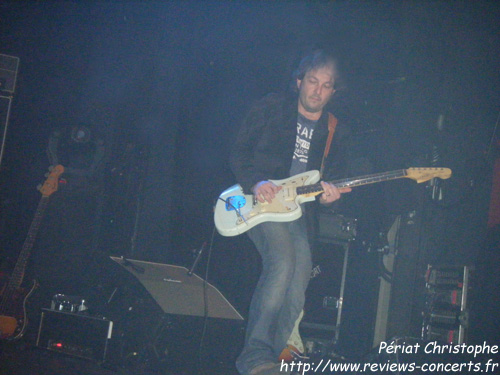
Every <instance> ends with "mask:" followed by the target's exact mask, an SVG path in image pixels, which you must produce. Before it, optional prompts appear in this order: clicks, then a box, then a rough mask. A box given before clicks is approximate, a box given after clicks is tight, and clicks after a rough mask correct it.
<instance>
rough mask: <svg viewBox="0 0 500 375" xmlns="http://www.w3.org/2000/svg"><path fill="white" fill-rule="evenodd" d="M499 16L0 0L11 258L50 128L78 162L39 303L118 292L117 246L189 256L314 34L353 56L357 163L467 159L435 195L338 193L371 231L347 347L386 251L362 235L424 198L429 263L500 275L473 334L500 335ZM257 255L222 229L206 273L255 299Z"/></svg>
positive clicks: (342, 110)
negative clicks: (239, 138) (262, 109)
mask: <svg viewBox="0 0 500 375" xmlns="http://www.w3.org/2000/svg"><path fill="white" fill-rule="evenodd" d="M499 19H500V7H499V6H498V3H496V2H493V1H474V2H451V1H450V2H438V1H433V2H421V1H414V2H412V1H404V2H400V1H394V2H392V1H389V2H388V1H377V2H375V1H373V2H361V1H339V2H335V1H312V2H305V1H295V2H290V1H286V2H285V1H283V2H261V1H255V2H240V1H232V2H229V1H212V2H210V1H206V2H190V1H182V2H181V1H165V2H160V1H146V2H134V1H125V2H121V1H114V2H105V1H89V2H52V1H7V2H2V4H0V32H1V39H0V53H3V54H7V55H11V56H17V57H19V58H20V67H19V74H18V80H17V89H16V92H15V94H14V100H13V106H12V113H11V116H10V124H9V129H8V136H7V139H6V149H5V155H4V159H3V161H2V165H1V170H0V183H1V193H0V194H1V195H0V199H1V206H0V218H1V220H0V225H1V233H2V237H1V243H0V246H1V247H0V248H1V249H2V250H1V254H2V257H1V259H0V260H1V261H2V267H3V269H5V270H8V269H9V268H10V267H13V265H14V263H15V261H16V258H17V254H18V252H19V249H20V248H21V247H22V244H23V241H24V238H25V236H26V233H27V230H28V228H29V224H30V222H31V220H32V215H33V213H34V211H35V208H36V204H37V202H38V200H39V193H38V192H37V191H36V188H35V187H36V185H37V184H38V183H40V182H43V180H44V177H43V176H44V173H45V172H46V170H47V167H48V166H49V165H50V164H51V159H50V158H49V156H47V148H48V146H49V141H50V140H52V141H54V139H55V138H54V137H56V134H58V137H59V138H57V139H59V142H58V144H57V147H55V148H54V147H52V157H53V155H54V152H55V153H56V154H57V157H58V160H59V162H60V163H61V164H63V165H64V166H65V167H68V168H69V171H68V172H67V173H65V174H64V176H63V177H64V178H65V179H66V183H65V184H63V186H61V188H60V190H59V191H58V192H57V193H55V194H54V195H53V196H52V197H51V200H52V201H51V205H50V206H49V208H48V210H47V216H46V217H45V219H44V221H43V224H42V228H41V230H40V233H39V237H38V240H37V242H36V243H35V246H34V249H33V254H32V257H31V260H30V264H29V269H28V275H27V277H30V278H31V277H32V276H35V277H37V278H38V279H39V281H40V283H41V288H40V291H41V294H40V296H39V297H37V303H38V305H39V306H43V307H46V306H47V304H48V303H49V302H48V301H50V296H51V295H53V294H55V293H65V294H70V295H72V294H75V295H85V296H89V298H90V299H91V300H92V299H93V300H94V301H95V305H96V306H98V305H99V303H102V301H107V300H108V299H109V296H110V295H111V293H112V292H113V290H114V288H115V287H116V286H117V285H118V284H120V283H121V281H119V280H121V279H120V277H121V276H120V275H116V273H117V272H118V271H117V270H116V268H113V265H112V264H110V261H109V260H108V259H107V257H108V256H109V255H117V256H121V255H123V256H126V257H129V258H133V259H142V260H149V261H154V262H161V263H170V264H179V265H184V266H187V267H189V266H190V265H191V264H192V262H193V259H194V250H195V249H197V248H199V247H200V246H201V245H202V243H203V242H205V241H207V242H208V243H210V240H211V238H212V233H213V219H212V216H213V213H212V206H213V204H214V202H215V199H216V197H217V196H218V194H219V193H220V192H221V191H222V190H224V189H225V188H226V187H228V186H230V185H232V184H233V183H234V179H233V176H232V175H231V172H230V170H229V168H228V155H229V150H230V147H231V143H232V140H234V138H235V137H236V133H237V130H238V126H239V122H240V119H241V116H242V115H243V114H244V113H245V111H246V110H247V109H248V107H249V106H250V105H251V103H252V102H253V101H254V100H256V99H258V98H260V97H261V96H263V95H264V94H266V93H268V92H272V91H279V90H282V89H285V88H286V87H287V86H288V84H289V77H290V73H291V71H292V69H293V68H294V67H295V66H296V65H297V63H298V61H299V59H300V57H301V56H302V55H303V54H304V53H305V52H307V51H309V50H310V49H311V48H315V47H329V48H334V49H336V50H337V51H338V53H339V55H340V56H342V58H343V61H344V63H345V66H344V69H345V77H346V83H345V88H344V89H342V90H340V91H339V92H338V93H337V94H336V96H335V101H334V105H332V108H331V110H332V111H333V112H335V113H336V114H337V116H338V117H339V118H340V119H341V120H342V121H345V122H348V123H349V124H350V126H351V128H352V131H353V133H354V145H353V153H354V154H355V155H356V158H355V159H354V160H353V165H354V168H353V171H360V172H361V173H363V174H365V173H370V172H379V171H385V170H390V169H399V168H407V167H418V166H444V167H449V168H452V169H453V171H454V175H453V178H452V179H450V180H447V181H446V182H444V183H443V184H442V188H443V194H444V196H443V199H441V200H439V201H438V200H433V199H431V196H430V190H429V189H428V187H426V186H423V185H418V186H417V185H416V184H414V183H413V182H412V181H394V182H391V183H386V184H384V185H374V186H370V187H365V188H359V189H358V190H356V191H354V192H353V193H352V194H351V195H350V196H349V197H347V198H346V199H345V200H344V203H343V204H342V205H341V208H340V212H342V213H344V214H346V215H349V216H352V217H356V218H358V220H359V237H360V239H359V240H358V241H357V244H356V245H354V246H353V247H354V252H353V255H352V257H351V260H350V265H349V276H348V285H347V290H346V293H347V294H346V311H347V312H346V314H347V315H346V323H345V330H343V332H342V336H343V337H344V338H343V340H344V341H343V342H344V347H345V352H347V353H349V352H350V353H354V354H363V353H365V352H367V351H368V350H369V349H370V347H371V340H372V333H371V332H372V329H373V323H374V314H375V307H376V299H377V295H376V292H377V290H378V271H377V270H378V269H377V255H376V254H374V253H370V252H368V251H367V246H363V244H362V243H363V241H364V242H365V244H370V243H371V244H375V243H377V241H379V239H380V238H381V237H382V239H383V238H384V234H385V233H386V232H387V230H388V229H389V228H390V225H391V224H392V222H393V221H394V218H395V217H396V216H397V215H400V214H405V213H407V212H410V211H413V210H416V211H417V212H419V213H421V214H422V229H421V232H420V234H419V237H418V238H417V241H418V243H419V250H420V251H421V252H422V254H424V255H422V259H421V261H422V262H423V263H427V262H430V263H445V264H450V263H453V264H474V265H476V266H477V267H478V268H479V269H480V270H482V271H484V272H481V273H479V274H480V275H491V277H483V279H481V277H479V278H478V279H480V281H481V282H482V283H483V284H480V285H483V286H484V287H485V288H478V289H477V295H478V296H481V293H485V295H488V296H490V297H489V298H488V299H484V300H483V302H482V303H483V304H484V305H483V306H482V307H481V308H480V309H479V310H481V311H483V313H484V315H485V316H480V317H479V318H478V319H477V321H481V322H486V323H484V324H482V325H480V327H479V326H478V328H477V329H476V331H475V332H476V334H475V338H476V339H477V340H478V341H481V342H482V341H483V339H489V338H495V337H496V338H497V337H498V336H494V335H493V333H491V329H490V325H489V323H488V322H489V319H490V317H486V312H484V311H487V312H488V314H489V313H490V312H493V311H495V309H494V306H495V305H496V303H497V302H498V294H499V293H498V283H497V282H496V281H495V280H498V276H497V275H498V265H499V263H498V242H495V241H498V238H496V239H495V235H496V233H498V222H496V223H495V222H492V223H490V226H489V227H488V224H487V218H488V210H489V202H490V194H491V183H492V182H491V181H492V166H493V162H494V158H495V157H496V154H495V144H496V142H497V140H498V131H497V135H496V136H495V125H496V121H497V116H498V111H499V106H498V104H499V103H500V92H499V90H498V87H499V84H500V79H499V78H500V77H499V72H500V69H499V67H500V61H499V60H500V48H499V46H500V41H499V37H500V33H499V31H500V30H499V23H498V20H499ZM440 116H441V119H442V126H441V127H438V122H439V121H438V119H439V118H440ZM80 126H85V127H87V128H88V129H90V131H91V139H90V141H89V142H88V143H85V144H81V143H79V144H77V143H75V142H74V141H72V140H71V136H70V134H71V130H72V129H73V128H75V127H80ZM54 132H57V133H54ZM495 224H496V228H495ZM488 228H489V229H488ZM497 237H498V236H497ZM382 242H383V241H382ZM374 246H375V245H374ZM207 255H208V253H205V255H204V257H203V259H202V262H200V265H199V268H198V273H199V274H204V272H205V265H206V259H207ZM259 267H260V266H259V258H258V255H257V254H256V252H255V251H254V250H253V248H252V246H251V244H250V242H249V241H248V239H247V238H246V237H245V236H240V237H237V238H223V237H220V236H219V235H215V236H214V241H213V246H212V254H211V267H210V272H209V273H208V279H209V280H210V281H211V282H213V283H214V284H215V285H216V286H217V287H218V288H219V289H220V290H221V291H222V292H223V294H224V295H225V296H226V297H227V298H228V299H229V301H230V302H231V303H233V304H234V305H235V307H236V308H237V309H238V310H239V311H240V312H241V313H242V314H243V315H244V316H246V311H247V308H248V304H249V300H250V297H251V293H252V289H253V286H254V284H255V282H256V279H257V277H258V270H259ZM496 314H498V313H496Z"/></svg>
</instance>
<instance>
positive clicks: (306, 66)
mask: <svg viewBox="0 0 500 375" xmlns="http://www.w3.org/2000/svg"><path fill="white" fill-rule="evenodd" d="M328 65H331V66H333V74H334V79H335V84H337V80H338V78H339V66H338V59H337V58H336V57H335V56H334V55H333V53H332V52H329V51H326V50H323V49H318V50H315V51H314V52H313V53H311V54H309V55H307V56H305V57H304V58H303V59H302V60H301V61H300V63H299V66H298V67H297V69H296V70H295V71H294V72H293V74H292V82H291V87H292V88H293V89H294V90H295V91H297V84H296V82H297V80H298V79H300V80H302V79H303V78H304V76H305V75H306V73H307V72H309V71H311V70H314V69H318V68H322V67H324V66H328Z"/></svg>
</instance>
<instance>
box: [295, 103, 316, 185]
mask: <svg viewBox="0 0 500 375" xmlns="http://www.w3.org/2000/svg"><path fill="white" fill-rule="evenodd" d="M316 123H317V121H312V120H309V119H307V118H305V117H304V116H302V115H301V114H300V113H299V115H298V116H297V138H296V141H295V151H294V152H293V160H292V166H291V167H290V176H294V175H296V174H299V173H302V172H305V171H306V170H307V159H308V156H309V146H310V144H311V139H312V136H313V133H314V128H315V126H316Z"/></svg>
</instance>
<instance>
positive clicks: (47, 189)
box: [38, 165, 64, 197]
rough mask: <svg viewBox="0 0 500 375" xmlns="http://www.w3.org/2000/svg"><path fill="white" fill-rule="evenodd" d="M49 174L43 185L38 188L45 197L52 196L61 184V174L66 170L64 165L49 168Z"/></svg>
mask: <svg viewBox="0 0 500 375" xmlns="http://www.w3.org/2000/svg"><path fill="white" fill-rule="evenodd" d="M49 170H50V172H49V176H48V177H47V180H45V182H44V183H43V185H42V186H41V187H40V188H39V189H38V190H40V193H42V195H43V196H44V197H48V196H50V195H51V194H52V193H54V192H56V191H57V188H58V186H59V176H61V175H62V174H63V172H64V167H63V166H62V165H56V166H55V167H50V168H49Z"/></svg>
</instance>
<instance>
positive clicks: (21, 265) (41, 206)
mask: <svg viewBox="0 0 500 375" xmlns="http://www.w3.org/2000/svg"><path fill="white" fill-rule="evenodd" d="M48 201H49V197H48V196H42V198H41V199H40V202H39V203H38V207H37V209H36V212H35V217H34V218H33V221H32V222H31V226H30V229H29V231H28V236H27V237H26V240H25V241H24V244H23V248H22V249H21V253H20V254H19V257H18V258H17V262H16V266H15V267H14V270H13V271H12V276H11V278H10V281H9V284H8V288H9V289H16V288H19V287H20V286H21V284H22V282H23V278H24V271H25V269H26V264H27V262H28V259H29V256H30V253H31V249H32V248H33V244H34V242H35V238H36V235H37V233H38V229H39V228H40V223H41V222H42V218H43V214H44V213H45V208H46V207H47V203H48Z"/></svg>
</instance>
